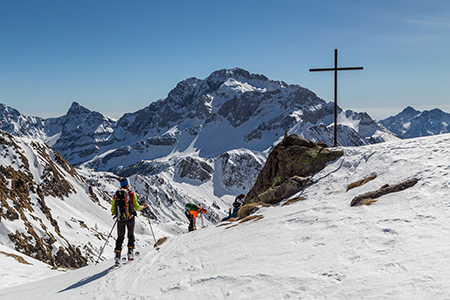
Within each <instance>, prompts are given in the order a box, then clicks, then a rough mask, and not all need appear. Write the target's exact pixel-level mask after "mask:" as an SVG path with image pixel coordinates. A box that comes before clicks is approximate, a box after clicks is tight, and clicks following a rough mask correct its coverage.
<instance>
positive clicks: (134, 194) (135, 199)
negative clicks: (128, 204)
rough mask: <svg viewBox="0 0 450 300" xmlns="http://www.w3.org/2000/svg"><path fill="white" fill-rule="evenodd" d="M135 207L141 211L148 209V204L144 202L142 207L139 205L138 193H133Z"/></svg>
mask: <svg viewBox="0 0 450 300" xmlns="http://www.w3.org/2000/svg"><path fill="white" fill-rule="evenodd" d="M133 206H134V209H136V210H141V209H143V208H146V207H147V204H146V203H145V202H144V203H142V205H139V203H138V201H137V196H136V193H133Z"/></svg>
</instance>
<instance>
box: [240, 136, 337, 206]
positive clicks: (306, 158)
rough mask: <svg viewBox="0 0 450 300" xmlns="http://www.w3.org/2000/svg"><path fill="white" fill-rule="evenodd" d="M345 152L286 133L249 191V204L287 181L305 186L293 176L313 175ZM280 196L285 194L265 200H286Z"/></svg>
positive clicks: (272, 201) (293, 184) (271, 201)
mask: <svg viewBox="0 0 450 300" xmlns="http://www.w3.org/2000/svg"><path fill="white" fill-rule="evenodd" d="M342 155H343V152H342V151H331V150H330V149H328V148H324V147H323V145H318V144H317V143H314V142H311V141H308V140H305V139H303V138H301V137H299V136H298V135H296V134H293V135H290V136H285V138H284V140H283V141H282V142H281V143H280V144H278V145H277V146H275V147H274V149H273V150H272V152H271V153H270V154H269V157H268V158H267V161H266V164H265V166H264V168H263V169H262V171H261V173H260V174H259V176H258V179H257V180H256V183H255V185H254V186H253V188H252V189H251V190H250V192H249V193H248V194H247V197H246V200H245V203H252V202H257V201H260V200H261V199H260V198H258V197H259V196H260V195H261V194H263V193H265V192H266V191H267V190H268V189H270V188H271V187H273V186H278V185H282V184H283V183H285V182H286V181H287V182H288V184H290V185H291V186H298V187H300V188H301V186H302V184H298V182H295V181H293V182H291V183H289V180H290V178H291V177H294V176H302V177H304V176H310V175H312V174H314V173H316V172H318V171H320V170H322V169H323V168H325V165H326V164H327V163H328V162H331V161H334V160H336V159H338V158H339V157H341V156H342ZM298 190H299V189H298ZM298 190H297V191H298ZM289 193H292V191H291V192H289ZM294 194H295V193H294ZM292 195H293V194H292ZM280 197H281V195H278V194H277V196H276V197H275V198H273V199H266V197H265V198H264V199H266V200H265V201H267V203H274V202H275V203H276V201H278V202H279V201H281V200H283V199H285V198H283V197H284V196H283V197H281V198H282V199H279V198H280Z"/></svg>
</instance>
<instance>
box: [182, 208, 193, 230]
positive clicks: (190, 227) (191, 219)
mask: <svg viewBox="0 0 450 300" xmlns="http://www.w3.org/2000/svg"><path fill="white" fill-rule="evenodd" d="M184 214H185V215H186V217H187V218H188V220H189V228H188V231H192V230H194V216H193V215H191V214H190V213H189V212H188V211H185V212H184Z"/></svg>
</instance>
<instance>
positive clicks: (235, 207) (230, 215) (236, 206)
mask: <svg viewBox="0 0 450 300" xmlns="http://www.w3.org/2000/svg"><path fill="white" fill-rule="evenodd" d="M244 198H245V195H244V194H240V195H239V196H237V197H236V199H234V202H233V210H232V209H231V208H230V209H229V210H228V216H227V217H225V218H223V219H222V221H226V220H228V219H231V218H237V216H238V215H237V214H238V211H239V209H240V208H241V206H242V203H244Z"/></svg>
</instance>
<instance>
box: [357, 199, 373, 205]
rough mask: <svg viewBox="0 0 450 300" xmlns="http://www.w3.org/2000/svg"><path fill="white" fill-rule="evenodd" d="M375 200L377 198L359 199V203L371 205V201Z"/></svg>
mask: <svg viewBox="0 0 450 300" xmlns="http://www.w3.org/2000/svg"><path fill="white" fill-rule="evenodd" d="M375 202H377V200H374V199H372V198H366V199H363V200H361V203H360V204H359V205H371V204H372V203H375Z"/></svg>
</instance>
